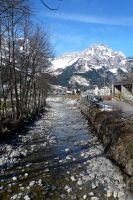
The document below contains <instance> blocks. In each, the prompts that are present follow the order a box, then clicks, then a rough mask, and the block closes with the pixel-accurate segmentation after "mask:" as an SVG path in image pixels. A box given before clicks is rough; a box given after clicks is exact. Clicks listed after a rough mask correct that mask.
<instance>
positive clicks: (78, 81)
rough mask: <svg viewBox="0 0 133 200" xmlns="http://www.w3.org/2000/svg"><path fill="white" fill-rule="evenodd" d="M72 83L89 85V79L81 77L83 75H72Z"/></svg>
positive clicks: (70, 82)
mask: <svg viewBox="0 0 133 200" xmlns="http://www.w3.org/2000/svg"><path fill="white" fill-rule="evenodd" d="M69 84H70V85H76V84H78V85H84V86H89V85H90V84H89V81H87V80H86V79H85V78H83V77H81V76H76V75H75V76H72V77H71V79H70V81H69Z"/></svg>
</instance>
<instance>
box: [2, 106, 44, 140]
mask: <svg viewBox="0 0 133 200" xmlns="http://www.w3.org/2000/svg"><path fill="white" fill-rule="evenodd" d="M44 111H45V106H44V107H42V108H41V109H40V110H39V111H38V110H36V111H35V112H32V113H30V114H27V115H25V116H22V117H21V118H20V119H12V118H6V119H3V120H1V121H0V140H6V139H8V138H9V137H11V136H13V135H14V134H15V133H17V132H19V131H21V130H23V129H24V126H25V125H27V124H30V123H32V122H33V121H34V120H36V119H37V118H39V117H40V116H41V115H42V114H43V113H44Z"/></svg>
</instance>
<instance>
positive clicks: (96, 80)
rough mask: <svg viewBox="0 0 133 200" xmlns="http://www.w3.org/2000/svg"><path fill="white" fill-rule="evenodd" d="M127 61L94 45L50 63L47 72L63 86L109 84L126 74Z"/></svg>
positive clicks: (108, 50)
mask: <svg viewBox="0 0 133 200" xmlns="http://www.w3.org/2000/svg"><path fill="white" fill-rule="evenodd" d="M128 64H129V63H128V60H127V59H126V57H125V56H124V54H123V53H121V52H115V51H113V50H112V49H110V48H108V47H107V46H105V45H103V44H100V45H97V44H94V45H92V46H91V47H90V48H88V49H85V50H84V51H82V52H75V53H69V54H65V55H63V56H61V57H59V58H56V59H54V60H53V61H52V67H50V68H49V69H48V71H49V72H50V73H52V74H54V75H55V76H57V79H58V82H59V84H61V85H63V86H67V85H69V86H72V87H78V86H80V87H81V86H88V85H94V84H98V85H101V84H103V81H104V82H105V79H106V82H108V83H110V82H112V81H113V80H116V79H117V77H119V78H120V77H123V76H125V75H126V74H127V73H128Z"/></svg>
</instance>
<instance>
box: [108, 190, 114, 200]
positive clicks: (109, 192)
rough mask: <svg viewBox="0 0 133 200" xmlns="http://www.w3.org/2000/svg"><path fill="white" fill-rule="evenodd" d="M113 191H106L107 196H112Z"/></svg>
mask: <svg viewBox="0 0 133 200" xmlns="http://www.w3.org/2000/svg"><path fill="white" fill-rule="evenodd" d="M112 194H113V192H112V191H111V190H108V191H107V198H109V197H112Z"/></svg>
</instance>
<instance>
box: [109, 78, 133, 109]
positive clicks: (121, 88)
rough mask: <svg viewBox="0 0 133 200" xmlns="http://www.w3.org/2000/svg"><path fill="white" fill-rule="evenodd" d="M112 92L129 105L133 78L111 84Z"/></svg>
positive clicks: (132, 99)
mask: <svg viewBox="0 0 133 200" xmlns="http://www.w3.org/2000/svg"><path fill="white" fill-rule="evenodd" d="M112 94H113V96H115V97H118V98H119V99H120V100H123V101H125V102H127V103H129V104H131V105H133V80H131V81H128V80H126V81H121V82H116V83H114V84H113V85H112Z"/></svg>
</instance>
